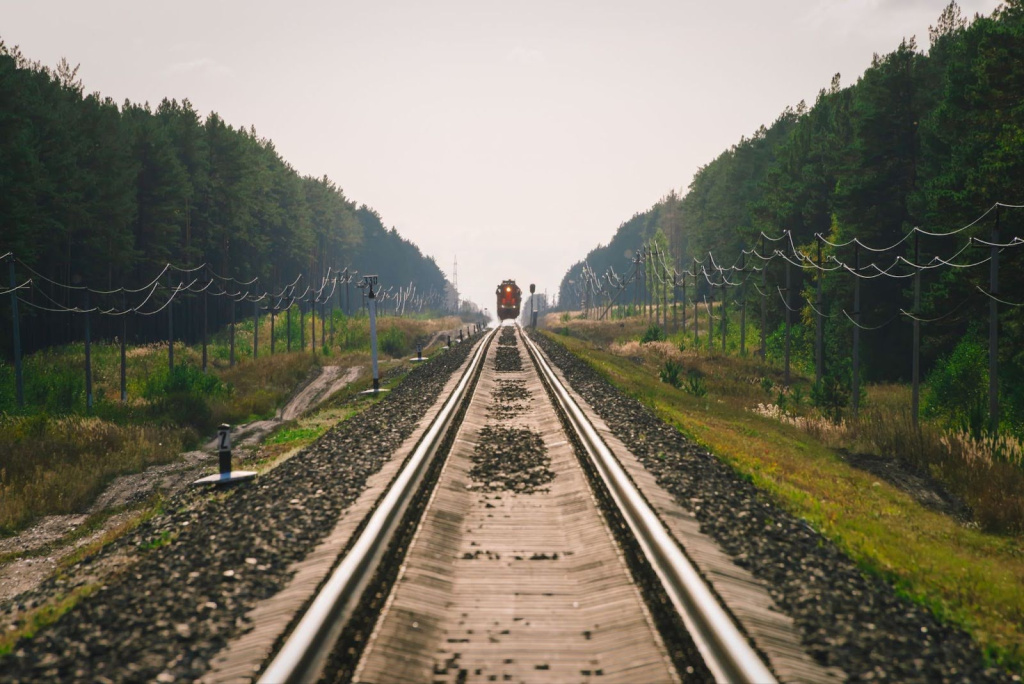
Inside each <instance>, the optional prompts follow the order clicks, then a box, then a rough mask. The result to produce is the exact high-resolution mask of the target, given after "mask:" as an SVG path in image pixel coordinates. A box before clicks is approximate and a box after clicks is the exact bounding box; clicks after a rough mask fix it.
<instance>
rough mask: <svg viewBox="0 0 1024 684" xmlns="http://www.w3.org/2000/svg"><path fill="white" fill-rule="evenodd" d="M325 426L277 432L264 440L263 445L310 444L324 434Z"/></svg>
mask: <svg viewBox="0 0 1024 684" xmlns="http://www.w3.org/2000/svg"><path fill="white" fill-rule="evenodd" d="M325 429H326V426H323V425H317V426H312V427H293V428H287V429H283V430H278V431H277V432H275V433H274V434H273V435H271V436H270V437H268V438H267V439H266V440H264V442H263V443H264V444H289V445H293V444H295V443H302V442H311V441H313V440H315V439H316V438H317V437H319V436H320V435H322V434H323V433H324V430H325Z"/></svg>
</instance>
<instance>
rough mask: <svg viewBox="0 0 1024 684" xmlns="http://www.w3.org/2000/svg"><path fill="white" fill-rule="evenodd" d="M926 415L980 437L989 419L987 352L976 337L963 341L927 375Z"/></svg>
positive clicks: (966, 338)
mask: <svg viewBox="0 0 1024 684" xmlns="http://www.w3.org/2000/svg"><path fill="white" fill-rule="evenodd" d="M924 413H925V415H926V416H928V417H929V418H933V419H937V420H939V421H941V422H942V423H944V424H945V425H946V426H947V427H950V428H953V429H955V430H960V431H963V432H968V433H970V434H972V435H975V436H978V435H980V434H981V433H982V431H983V430H984V429H985V424H986V421H987V419H988V350H987V349H986V348H985V347H984V346H982V344H981V343H980V342H979V341H978V340H977V339H976V338H975V337H973V336H969V337H965V338H964V339H963V340H961V341H960V344H958V345H957V346H956V348H955V349H954V350H953V352H952V353H951V354H949V356H946V357H944V358H942V359H940V360H939V362H938V363H936V364H935V368H934V369H933V370H932V372H931V373H930V374H929V375H928V391H927V392H926V393H925V397H924Z"/></svg>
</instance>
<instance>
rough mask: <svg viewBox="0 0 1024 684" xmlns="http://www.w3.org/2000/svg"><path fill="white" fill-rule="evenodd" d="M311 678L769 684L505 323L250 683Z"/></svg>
mask: <svg viewBox="0 0 1024 684" xmlns="http://www.w3.org/2000/svg"><path fill="white" fill-rule="evenodd" d="M352 623H356V624H357V625H358V626H357V627H354V628H353V627H352V626H351V625H352ZM339 639H340V641H339ZM320 677H325V678H327V679H341V680H349V679H351V680H355V681H410V682H421V681H434V682H464V681H559V682H561V681H602V682H604V681H607V682H612V681H631V682H636V681H680V680H689V679H700V680H706V679H708V678H714V679H716V680H719V681H749V682H766V681H773V680H774V675H773V674H772V672H771V670H770V669H769V668H768V667H767V666H766V665H765V663H764V662H763V661H762V658H761V657H760V656H759V655H758V654H757V653H756V652H755V651H754V649H753V648H752V647H751V645H750V643H749V639H748V637H747V636H746V635H744V634H743V633H742V632H741V631H740V630H739V629H738V628H737V626H736V624H735V623H734V621H733V619H732V617H730V615H729V614H728V612H727V611H726V610H725V609H724V608H723V607H722V606H721V604H720V603H719V601H718V599H717V597H716V596H715V595H714V592H713V591H712V590H711V589H710V588H709V587H708V586H707V585H705V583H704V582H703V580H702V579H701V577H700V575H699V573H698V572H697V571H696V570H695V569H694V568H693V566H692V565H691V564H690V562H689V560H688V559H687V558H686V555H685V554H684V553H683V552H682V550H681V549H680V546H679V544H677V543H676V541H675V540H674V539H673V537H672V534H671V533H670V532H669V531H668V530H667V529H666V528H665V526H664V525H663V524H662V523H661V521H660V520H659V518H658V514H657V513H656V512H655V511H654V510H653V509H652V508H651V507H650V505H648V504H647V502H646V501H645V499H644V496H643V495H642V494H641V492H640V491H638V490H637V488H636V487H635V486H634V485H633V483H632V481H631V478H630V476H629V475H628V474H627V473H626V471H625V470H624V469H623V467H622V465H620V464H619V462H618V460H617V459H616V458H615V455H614V454H613V453H612V451H611V450H610V449H609V447H608V446H607V445H606V444H605V442H604V440H602V438H601V436H600V435H599V434H598V432H597V431H596V430H595V429H594V427H593V426H592V425H591V423H590V421H589V420H588V418H587V416H586V415H584V412H583V410H581V408H580V407H579V406H578V405H577V403H576V401H575V400H574V398H573V396H572V394H571V392H570V391H568V390H567V389H566V388H565V387H564V386H563V384H562V382H561V381H560V379H559V377H558V375H557V373H556V372H555V371H554V370H553V369H552V368H551V366H550V365H549V364H548V363H547V361H546V360H545V359H544V355H543V353H542V352H541V351H540V350H539V349H538V348H537V347H536V346H535V345H534V344H533V343H532V342H531V341H530V340H529V339H528V338H527V337H525V336H524V335H523V334H522V331H521V330H519V328H518V327H512V326H505V327H502V328H500V329H498V330H496V331H493V332H492V333H490V334H489V335H488V336H486V337H485V338H484V339H483V340H481V342H480V343H479V346H478V348H477V349H476V350H475V351H474V353H473V354H471V356H470V360H469V362H468V364H467V367H466V369H465V371H464V373H463V375H462V377H461V379H460V380H459V381H458V384H457V386H456V387H455V390H454V391H453V392H452V394H451V396H450V397H449V398H448V399H447V401H446V403H445V404H444V406H443V408H442V409H441V410H440V411H439V413H438V414H437V416H436V418H435V419H434V421H433V422H432V424H431V425H430V426H429V427H428V428H427V429H426V431H425V434H424V435H423V437H422V439H421V440H420V441H419V444H418V445H417V448H416V449H415V450H414V452H413V454H412V455H411V456H410V457H409V458H408V459H407V461H406V463H405V465H404V467H403V468H402V470H401V472H400V473H399V474H398V475H397V476H396V477H395V478H394V481H393V483H392V485H391V487H390V488H388V490H387V493H386V494H385V495H384V497H383V498H382V499H381V500H380V502H379V504H378V505H377V506H376V508H375V509H374V511H373V514H372V515H371V516H370V517H369V519H368V520H367V522H366V524H365V525H364V527H363V530H362V533H361V534H360V535H359V536H358V538H357V539H356V540H355V542H354V543H353V544H352V545H351V547H350V549H349V551H348V553H347V554H346V555H345V557H344V558H343V560H342V561H341V563H340V564H339V565H338V566H337V568H336V569H335V570H334V572H333V573H332V575H331V577H330V578H329V579H328V581H327V582H326V583H325V584H324V585H323V588H322V590H321V591H320V592H319V594H318V595H317V597H316V598H315V600H314V601H313V602H312V603H311V604H310V606H309V608H308V610H307V611H306V612H305V614H304V615H303V617H302V619H301V620H300V621H299V622H298V624H297V625H296V627H295V628H294V629H293V630H292V632H291V634H290V636H289V637H288V639H287V640H286V641H285V642H284V644H283V646H282V647H281V648H280V650H279V651H278V653H277V654H276V656H275V657H274V658H273V660H272V662H271V663H270V664H269V665H268V666H267V668H266V669H265V670H264V671H263V673H262V675H261V680H260V681H263V682H285V681H311V680H315V679H317V678H320Z"/></svg>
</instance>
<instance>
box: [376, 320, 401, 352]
mask: <svg viewBox="0 0 1024 684" xmlns="http://www.w3.org/2000/svg"><path fill="white" fill-rule="evenodd" d="M377 344H378V346H379V347H380V350H381V351H382V352H384V353H385V354H387V355H388V356H391V357H399V356H402V354H404V353H405V350H406V348H407V347H408V340H406V338H405V333H403V332H402V331H401V330H399V329H398V328H397V327H390V328H387V329H386V330H384V331H383V333H381V334H380V335H378V336H377Z"/></svg>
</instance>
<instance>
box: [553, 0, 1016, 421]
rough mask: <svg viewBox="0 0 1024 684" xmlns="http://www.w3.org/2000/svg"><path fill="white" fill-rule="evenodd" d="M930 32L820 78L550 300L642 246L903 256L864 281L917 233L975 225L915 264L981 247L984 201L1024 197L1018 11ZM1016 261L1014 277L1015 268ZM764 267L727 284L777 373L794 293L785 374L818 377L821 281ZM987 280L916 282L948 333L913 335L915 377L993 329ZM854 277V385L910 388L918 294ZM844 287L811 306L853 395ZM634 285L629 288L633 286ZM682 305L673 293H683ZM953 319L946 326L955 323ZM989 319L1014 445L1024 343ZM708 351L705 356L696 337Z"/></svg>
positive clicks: (879, 258)
mask: <svg viewBox="0 0 1024 684" xmlns="http://www.w3.org/2000/svg"><path fill="white" fill-rule="evenodd" d="M929 37H930V42H931V46H930V48H929V49H927V50H925V49H924V46H919V45H917V43H916V42H915V41H914V40H913V39H908V40H904V41H901V42H900V43H898V44H895V45H892V46H891V47H892V49H891V50H890V51H889V52H887V53H881V54H878V55H876V56H875V57H874V58H873V59H872V60H871V64H870V67H869V68H868V69H867V70H866V71H865V72H864V73H863V74H862V75H860V74H853V75H851V76H853V78H852V79H849V78H848V79H847V85H846V86H845V87H844V85H843V83H841V80H840V78H839V75H838V74H836V75H835V77H833V78H832V80H831V82H829V83H822V84H821V85H822V88H821V90H820V91H819V93H818V95H817V97H816V98H815V100H814V101H813V102H810V103H803V102H801V103H799V104H797V105H796V106H795V107H792V108H786V109H785V110H784V111H782V112H780V113H779V115H778V117H777V118H776V119H775V120H774V121H766V122H765V123H764V125H763V126H760V127H758V128H757V129H756V130H754V131H751V132H749V133H747V134H746V135H744V136H743V137H741V138H740V139H739V140H738V141H736V143H735V144H734V145H731V146H730V147H729V148H728V149H724V150H722V151H721V153H720V154H718V155H717V156H715V157H714V158H712V159H708V160H706V163H705V164H704V165H703V166H702V167H701V168H700V169H699V170H698V171H697V173H696V174H695V175H694V177H693V180H692V182H691V183H690V184H689V186H688V188H687V191H686V193H685V194H684V195H683V196H679V195H677V194H675V193H670V194H669V195H667V196H665V197H664V198H663V199H662V200H661V201H659V202H657V203H656V204H655V205H654V206H653V207H651V208H650V209H648V210H646V211H642V212H638V213H637V214H635V215H634V216H632V217H631V218H630V219H629V220H627V221H625V222H623V223H622V224H621V225H620V226H619V229H618V231H617V232H616V233H615V235H614V236H613V238H612V239H611V241H609V242H608V244H607V245H606V246H602V247H598V248H596V249H593V250H591V251H590V252H589V253H588V254H587V255H586V257H585V258H583V259H580V261H578V262H577V263H576V264H574V265H573V266H572V267H571V268H570V269H569V271H568V272H567V273H566V275H565V277H564V278H563V281H562V285H561V288H560V291H559V297H560V298H561V299H562V300H563V301H570V300H571V299H572V297H573V292H574V290H573V287H578V283H579V282H580V277H581V276H580V274H581V271H582V269H583V268H584V266H587V267H589V268H590V269H592V270H593V271H594V272H595V273H598V274H602V273H604V272H605V271H606V270H607V269H609V268H614V269H615V270H616V272H617V273H619V274H620V275H622V274H624V273H632V269H631V268H630V267H631V266H632V264H630V262H629V261H628V260H630V259H632V257H633V256H634V255H635V251H636V250H637V249H640V248H641V247H642V246H643V245H645V244H650V242H651V241H652V240H654V241H657V242H658V243H659V244H664V245H666V246H669V247H670V248H671V250H670V254H669V260H670V262H671V263H672V264H673V265H674V267H675V268H676V269H677V270H678V271H683V270H684V269H687V268H688V267H690V266H692V264H693V261H692V260H693V259H694V258H696V259H702V258H705V257H706V256H707V255H708V253H709V252H711V253H712V254H713V256H714V258H715V260H716V262H717V263H718V264H723V265H728V264H732V263H734V262H738V261H740V260H741V254H742V252H741V250H750V249H751V248H756V249H757V251H758V253H759V254H764V253H765V252H766V251H767V253H768V254H771V253H772V250H773V249H779V248H782V247H785V246H786V245H785V243H772V242H767V243H766V242H764V241H762V239H761V236H760V233H761V232H762V231H763V232H765V233H766V234H767V235H769V236H777V235H780V234H781V233H782V232H783V231H789V233H790V235H791V236H792V238H793V242H794V244H795V245H796V246H797V247H798V248H799V249H801V250H802V251H803V252H804V253H805V254H807V255H809V256H811V257H812V258H816V257H817V251H818V250H817V248H818V247H821V257H822V259H823V260H826V264H827V263H828V261H827V260H828V259H829V258H830V257H835V258H836V259H838V260H840V261H842V262H843V263H845V264H848V265H852V264H853V261H854V259H855V258H856V257H855V255H854V248H853V247H852V246H846V247H840V248H833V247H830V246H828V245H822V244H821V243H819V242H818V241H817V239H816V237H815V236H816V235H822V236H824V237H826V238H827V239H828V240H829V241H831V242H833V243H848V242H849V241H850V240H851V239H852V238H857V239H859V240H860V241H862V242H863V243H864V244H868V245H874V246H881V245H892V244H901V245H902V246H900V247H899V248H897V249H895V250H891V251H890V252H888V253H886V254H884V255H879V254H871V253H868V252H867V250H860V252H859V259H860V265H861V267H862V268H868V269H869V272H871V273H872V274H873V275H874V272H873V271H870V265H871V264H874V265H876V266H878V267H879V268H883V269H885V268H887V267H888V266H889V265H890V264H891V263H892V260H893V259H894V258H895V257H905V258H908V259H909V258H911V257H913V256H914V253H913V250H914V247H913V243H912V242H911V241H906V242H901V241H903V240H904V239H905V238H906V237H907V236H908V233H909V231H910V229H911V227H913V226H920V227H922V228H924V229H926V230H933V231H936V232H946V231H950V230H955V229H957V228H960V227H962V226H967V225H969V224H974V225H973V226H972V227H971V228H970V229H969V230H967V231H964V232H963V233H962V234H959V235H958V236H957V237H949V238H943V239H938V238H934V239H933V238H922V240H921V242H920V249H921V254H920V255H919V256H920V261H921V262H922V263H927V262H928V261H929V260H930V259H932V257H935V256H941V257H943V258H947V257H949V255H951V254H954V253H956V252H957V250H959V249H960V248H961V247H962V246H963V245H964V244H965V239H966V238H968V237H971V236H981V237H989V236H990V231H991V230H992V228H993V227H994V222H995V212H992V213H991V214H989V215H987V216H986V218H985V219H984V220H982V221H979V222H977V223H976V224H975V219H977V218H978V217H979V216H981V215H982V214H983V213H985V212H986V210H987V209H989V208H990V207H992V205H993V203H995V202H1011V200H1006V199H1004V198H1007V197H1011V198H1013V197H1019V196H1020V193H1021V191H1020V188H1021V187H1022V186H1024V155H1021V154H1020V142H1021V141H1022V140H1024V113H1022V109H1021V107H1020V106H1019V105H1020V101H1021V96H1022V88H1024V86H1022V84H1024V11H1022V9H1021V3H1020V2H1016V1H1015V2H1011V3H1006V4H1005V5H1004V6H1001V7H1000V8H999V9H997V10H995V11H994V12H993V13H992V14H991V16H988V17H984V16H976V17H964V16H963V15H962V14H961V12H960V9H959V7H957V6H956V5H955V4H951V5H949V6H948V7H946V8H945V10H943V12H942V14H941V15H940V16H939V17H938V20H937V22H936V25H935V28H934V29H933V30H932V31H931V33H930V36H929ZM1013 203H1015V204H1019V203H1018V202H1013ZM1022 217H1024V212H1021V210H1018V209H1010V208H1007V207H1004V208H1003V210H1002V212H1001V219H1000V221H1001V224H1000V225H1001V226H1002V230H1003V237H1006V236H1007V235H1018V234H1020V227H1021V225H1024V224H1022V220H1024V218H1022ZM662 235H663V236H664V237H665V238H666V239H665V240H664V241H663V240H662V239H661V237H660V236H662ZM1007 239H1008V238H1007ZM581 256H582V255H581ZM1003 259H1004V260H1005V261H1004V266H1003V268H1002V269H1001V270H1000V283H999V289H1000V290H1001V291H1002V292H1004V293H1006V292H1024V269H1022V268H1019V263H1017V262H1016V261H1012V260H1015V259H1017V257H1016V256H1013V255H1011V254H1010V252H1009V251H1006V252H1004V255H1003ZM1009 263H1013V264H1014V266H1012V267H1008V264H1009ZM626 264H629V267H627V268H630V270H629V271H626V270H625V268H624V267H626ZM744 264H745V266H746V267H747V268H748V269H749V267H750V266H751V265H752V264H753V265H756V266H758V267H760V264H761V262H760V261H758V262H757V263H756V264H755V263H754V262H753V260H752V259H751V257H750V254H749V252H748V253H747V255H746V261H745V262H744ZM765 269H766V270H765V273H764V281H763V283H764V284H763V285H761V282H759V281H761V278H760V274H755V273H751V272H750V271H749V270H748V274H749V277H746V278H742V279H736V281H737V282H738V281H739V280H743V281H744V282H745V283H746V285H747V286H748V288H749V289H748V290H747V294H748V296H749V297H750V302H749V303H751V304H754V306H753V307H751V308H752V309H753V310H750V309H748V316H747V318H748V321H749V320H751V319H754V320H757V321H758V323H759V321H760V316H759V315H757V314H758V313H760V312H759V311H758V309H760V306H761V304H762V303H763V304H764V306H765V309H766V316H767V322H766V332H767V333H768V336H767V340H766V342H767V350H766V351H767V360H768V361H770V362H771V363H772V364H773V365H776V366H778V365H781V363H782V357H783V346H784V344H783V340H784V331H783V323H784V321H785V319H786V316H787V308H786V306H785V305H784V304H783V301H782V298H783V297H782V296H780V295H783V294H784V292H785V291H786V289H787V288H788V291H789V295H790V296H789V298H788V300H789V303H790V305H791V306H792V307H794V308H795V309H798V310H797V311H793V312H792V313H791V314H790V319H791V321H792V324H793V326H792V340H791V343H792V346H791V365H792V367H793V368H794V369H795V370H796V371H798V372H803V373H805V374H811V373H813V371H814V358H815V356H814V342H815V331H816V323H817V321H816V320H815V319H816V317H817V316H816V313H815V311H814V309H812V307H811V305H810V303H811V302H815V301H816V292H817V286H818V284H819V283H818V282H816V277H817V273H816V272H815V271H814V270H813V269H811V268H800V267H799V266H790V267H787V266H786V264H785V263H784V262H783V261H782V260H781V259H774V260H772V261H770V262H767V263H765ZM983 270H984V269H983V268H979V269H945V268H943V269H934V270H929V271H927V272H926V273H925V274H924V275H923V277H922V283H921V284H922V292H921V306H920V309H919V313H920V314H921V315H922V316H923V317H925V318H932V317H935V318H943V320H944V323H943V324H942V325H936V326H925V328H924V330H923V333H924V334H923V339H922V346H921V366H922V368H931V367H933V366H934V365H935V364H936V362H937V361H938V360H939V359H940V357H942V356H944V355H947V354H949V353H950V352H951V351H952V350H953V349H954V347H956V346H957V343H958V342H959V340H960V337H961V336H962V335H963V334H964V333H965V332H966V331H967V330H969V329H970V326H971V324H972V322H975V323H977V322H982V323H984V322H985V319H986V318H987V316H988V309H987V307H986V306H984V305H983V303H982V301H981V300H978V299H977V298H976V295H977V291H976V289H975V288H976V286H977V284H978V283H979V280H981V281H982V282H983V280H984V274H983ZM652 272H653V269H652V271H648V272H647V273H648V277H647V285H648V286H649V287H651V288H652V289H653V286H654V285H655V283H656V282H660V281H659V280H658V279H651V277H650V276H651V273H652ZM900 272H901V273H906V271H905V270H904V271H900ZM641 273H643V271H641ZM787 275H788V280H787ZM624 280H625V278H624ZM570 281H573V283H574V284H573V285H570ZM858 282H859V289H860V295H861V296H860V323H861V324H862V325H864V326H865V327H867V328H875V327H878V326H880V328H879V329H878V330H865V331H863V333H862V334H861V335H860V349H859V352H860V365H859V371H860V373H861V374H862V377H861V378H860V380H862V381H887V382H892V381H899V380H906V379H907V378H908V377H909V375H910V370H911V369H910V364H911V362H910V350H911V345H912V339H913V338H912V335H913V333H912V328H911V326H910V325H906V322H907V321H906V319H905V318H903V319H902V321H901V320H900V318H897V319H896V320H895V321H892V322H889V323H887V321H891V319H893V316H894V314H897V313H898V311H899V309H901V308H902V309H904V310H910V308H911V306H912V305H911V302H912V301H913V300H912V296H913V294H912V290H911V287H910V282H909V281H908V280H905V279H901V278H885V277H872V278H870V279H864V280H860V281H858ZM853 283H854V278H852V277H851V276H850V274H848V273H847V272H845V271H843V270H838V271H833V270H829V271H828V272H827V273H826V274H825V275H824V276H823V280H822V281H821V283H820V284H821V290H822V303H821V305H820V306H819V305H817V304H815V305H814V308H815V309H818V310H820V311H821V312H822V313H823V314H824V316H825V317H826V318H825V320H824V321H823V329H824V338H825V339H824V351H825V359H824V361H825V368H826V372H827V373H829V374H831V375H832V376H834V378H838V379H839V380H841V381H842V382H843V383H844V384H845V385H846V386H847V387H849V386H850V384H851V380H852V364H851V359H852V357H853V349H852V334H851V332H852V328H851V323H850V321H849V320H848V318H847V314H849V315H852V314H853V290H854V285H853ZM635 285H636V283H635V282H634V281H629V284H628V285H627V287H629V288H633V287H634V286H635ZM642 285H643V282H641V283H640V287H636V289H635V291H632V290H629V289H628V290H626V292H624V293H623V297H622V298H621V299H620V300H619V303H620V304H622V305H624V306H625V305H627V304H628V302H631V301H633V300H634V298H637V297H642V296H643V287H642ZM753 285H757V286H758V287H759V288H761V290H762V291H763V299H762V297H761V296H758V295H756V294H755V293H754V292H753V288H752V287H749V286H753ZM687 286H688V288H689V289H688V292H687V294H686V298H687V299H692V298H694V297H695V296H696V297H697V298H698V299H699V298H700V295H702V294H703V292H700V293H697V292H695V289H694V288H695V287H697V284H695V283H693V282H692V280H690V281H689V282H688V283H687ZM730 289H731V288H730ZM681 295H682V293H681V292H678V291H677V292H675V293H670V296H672V297H679V298H680V299H682V297H681ZM729 296H730V297H733V296H734V292H730V294H729ZM965 301H967V302H968V303H967V304H966V305H964V306H961V304H962V303H963V302H965ZM716 308H717V307H716ZM729 309H730V316H729V333H728V339H727V348H728V349H729V350H733V349H735V347H734V335H733V330H735V329H736V326H735V325H734V321H735V320H736V318H735V316H734V315H733V313H732V312H733V311H735V309H736V307H735V305H734V304H733V303H732V302H730V304H729ZM954 310H956V314H955V316H947V314H949V313H951V312H953V311H954ZM703 313H704V312H703V311H702V312H701V321H702V325H705V324H706V323H704V321H705V320H706V319H705V317H704V315H703ZM750 314H753V315H750ZM999 319H1000V320H999V325H1000V341H999V358H1000V375H1001V377H1000V385H1001V388H1002V390H1001V396H1000V400H1001V401H1002V402H1003V403H1002V404H1001V419H1002V421H1001V429H1002V430H1004V431H1006V430H1010V431H1012V432H1015V433H1017V434H1021V433H1024V389H1021V388H1022V387H1024V348H1022V347H1021V345H1019V344H1017V342H1018V341H1019V340H1021V339H1024V310H1022V309H1020V308H1011V307H1000V310H999ZM716 327H717V326H716ZM709 337H710V336H709ZM716 337H718V339H719V341H720V339H721V337H720V336H716ZM701 341H702V342H703V343H704V346H705V347H707V346H708V340H707V338H705V337H704V336H703V330H702V337H701ZM751 341H752V342H753V341H754V340H751ZM751 346H752V348H753V347H756V343H755V344H754V345H751ZM863 384H864V383H863V382H862V385H863ZM819 395H821V396H825V395H831V398H828V399H823V402H824V405H825V406H832V407H836V406H839V405H840V404H839V401H838V400H839V397H836V396H835V392H831V390H830V389H829V388H819ZM828 410H829V411H830V412H834V411H832V409H828ZM972 411H973V412H974V415H973V416H972V415H970V414H971V412H972ZM960 413H961V414H963V415H960V416H959V417H957V418H955V419H951V422H952V423H956V424H961V425H966V426H969V425H971V424H974V425H977V424H979V422H980V420H981V418H980V411H979V410H978V407H977V406H976V405H972V408H970V409H969V410H964V411H960Z"/></svg>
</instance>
